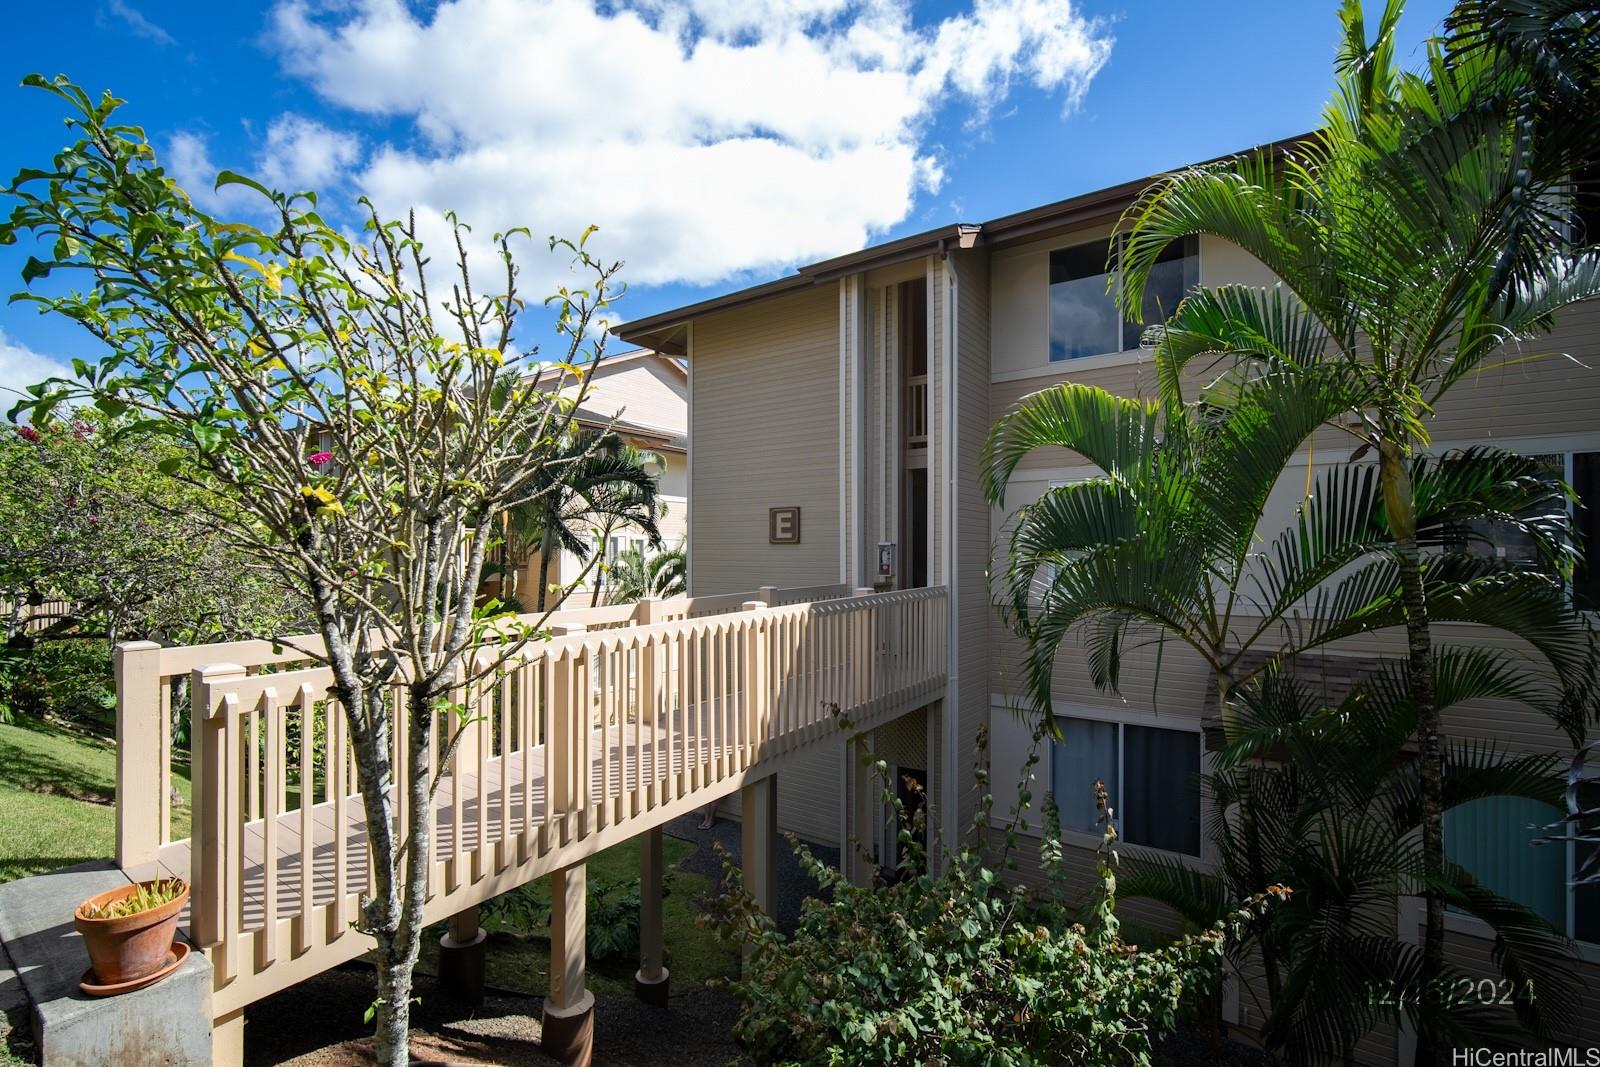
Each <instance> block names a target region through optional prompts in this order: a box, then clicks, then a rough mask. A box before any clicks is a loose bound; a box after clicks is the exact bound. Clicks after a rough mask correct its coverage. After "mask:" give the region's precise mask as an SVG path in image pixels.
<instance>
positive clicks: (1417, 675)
mask: <svg viewBox="0 0 1600 1067" xmlns="http://www.w3.org/2000/svg"><path fill="white" fill-rule="evenodd" d="M1378 454H1379V462H1380V473H1381V474H1382V477H1383V502H1384V509H1385V510H1386V511H1387V512H1388V515H1389V532H1390V534H1391V535H1392V536H1393V537H1394V541H1395V546H1396V548H1397V549H1398V552H1399V571H1400V596H1401V603H1402V605H1403V607H1404V609H1405V622H1406V666H1407V673H1408V674H1409V676H1410V681H1411V694H1412V699H1413V701H1415V703H1416V709H1417V726H1416V735H1415V736H1416V742H1417V750H1418V751H1417V759H1418V761H1419V762H1418V770H1419V773H1420V776H1421V780H1422V867H1423V871H1424V872H1425V873H1426V875H1427V877H1428V880H1429V883H1430V884H1428V885H1426V886H1424V887H1423V894H1422V895H1423V901H1424V904H1425V907H1426V914H1427V921H1426V924H1425V927H1424V930H1423V937H1422V972H1421V974H1420V975H1419V976H1418V982H1419V984H1420V987H1421V988H1420V989H1418V990H1417V991H1416V992H1417V997H1418V999H1417V1001H1416V1003H1417V1004H1418V1009H1419V1010H1418V1013H1417V1022H1418V1025H1417V1055H1416V1060H1415V1063H1416V1064H1417V1065H1418V1067H1424V1065H1426V1067H1433V1065H1434V1064H1436V1063H1437V1062H1438V1058H1439V1045H1438V1037H1437V1034H1436V1033H1435V1032H1434V1027H1433V1024H1432V1022H1431V1020H1430V1014H1431V1005H1430V1003H1429V1001H1428V997H1429V996H1430V995H1431V993H1432V990H1433V989H1434V988H1435V987H1436V985H1437V981H1438V978H1439V976H1440V974H1441V973H1442V972H1443V970H1444V899H1443V898H1442V897H1441V896H1440V894H1439V892H1438V890H1437V888H1436V887H1437V885H1438V884H1439V882H1440V881H1441V880H1442V879H1443V877H1444V867H1445V856H1444V739H1443V737H1442V736H1441V735H1440V723H1439V708H1438V704H1437V701H1436V699H1435V696H1434V685H1433V642H1432V634H1431V631H1430V627H1429V622H1428V596H1427V590H1426V589H1425V588H1424V587H1423V582H1422V553H1421V550H1420V548H1419V547H1418V545H1417V510H1416V498H1415V496H1414V495H1413V492H1412V487H1411V471H1410V465H1409V463H1408V458H1409V457H1407V456H1406V455H1405V454H1404V453H1403V452H1402V451H1401V448H1400V446H1399V445H1397V444H1394V443H1392V442H1389V441H1385V442H1384V444H1383V445H1382V446H1381V447H1380V449H1379V453H1378Z"/></svg>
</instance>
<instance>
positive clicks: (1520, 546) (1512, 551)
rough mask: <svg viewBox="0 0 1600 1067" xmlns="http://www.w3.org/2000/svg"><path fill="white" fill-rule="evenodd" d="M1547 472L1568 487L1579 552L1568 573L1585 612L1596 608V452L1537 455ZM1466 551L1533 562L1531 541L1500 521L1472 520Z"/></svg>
mask: <svg viewBox="0 0 1600 1067" xmlns="http://www.w3.org/2000/svg"><path fill="white" fill-rule="evenodd" d="M1536 458H1538V459H1542V460H1544V461H1546V462H1547V464H1548V465H1549V468H1550V472H1551V473H1552V474H1554V475H1555V476H1556V477H1558V478H1561V479H1562V480H1563V481H1565V482H1566V483H1567V484H1568V485H1570V486H1572V489H1573V492H1574V493H1575V494H1576V495H1577V498H1578V499H1577V501H1576V503H1574V505H1573V509H1572V536H1573V539H1574V540H1576V541H1577V548H1578V550H1579V552H1580V558H1579V563H1578V567H1577V570H1576V572H1575V573H1574V574H1573V576H1572V596H1573V599H1574V601H1576V602H1577V605H1578V607H1580V608H1582V609H1584V610H1585V611H1600V452H1566V453H1562V452H1553V453H1545V454H1542V455H1539V456H1537V457H1536ZM1472 537H1473V540H1472V541H1470V542H1469V543H1468V545H1467V550H1468V551H1470V552H1476V553H1482V554H1484V555H1490V556H1494V557H1495V558H1497V559H1500V560H1504V561H1507V562H1510V563H1513V564H1518V563H1533V562H1535V560H1534V555H1533V548H1532V542H1531V541H1529V540H1528V538H1527V537H1525V536H1523V535H1521V534H1518V533H1516V532H1515V531H1513V530H1511V529H1509V528H1508V527H1506V526H1505V525H1504V524H1501V523H1494V522H1474V523H1473V524H1472Z"/></svg>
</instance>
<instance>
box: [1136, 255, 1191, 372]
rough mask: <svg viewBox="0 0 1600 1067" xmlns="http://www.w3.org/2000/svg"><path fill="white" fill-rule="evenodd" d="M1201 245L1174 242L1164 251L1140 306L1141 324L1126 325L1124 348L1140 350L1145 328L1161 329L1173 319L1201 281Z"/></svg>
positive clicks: (1147, 283)
mask: <svg viewBox="0 0 1600 1067" xmlns="http://www.w3.org/2000/svg"><path fill="white" fill-rule="evenodd" d="M1199 244H1200V242H1199V241H1198V239H1196V238H1193V237H1186V238H1184V239H1183V240H1181V241H1174V242H1173V243H1172V244H1169V245H1168V246H1167V247H1166V248H1164V249H1162V250H1161V255H1160V256H1158V257H1157V258H1156V264H1155V266H1154V267H1153V268H1152V269H1151V271H1150V280H1149V281H1148V282H1146V283H1145V287H1144V299H1143V300H1142V301H1141V302H1140V320H1139V321H1138V322H1124V323H1123V326H1122V331H1123V333H1122V347H1123V348H1124V349H1128V348H1138V347H1139V340H1140V337H1141V336H1142V335H1143V334H1144V331H1145V327H1147V326H1159V325H1161V324H1162V323H1163V322H1166V321H1167V320H1168V319H1170V318H1171V317H1172V313H1173V312H1174V311H1176V310H1177V309H1178V302H1179V301H1180V300H1182V299H1183V297H1184V294H1185V293H1187V292H1188V291H1189V290H1190V289H1193V288H1194V287H1195V285H1197V284H1198V283H1199V281H1200V256H1199V254H1198V252H1197V249H1198V248H1199Z"/></svg>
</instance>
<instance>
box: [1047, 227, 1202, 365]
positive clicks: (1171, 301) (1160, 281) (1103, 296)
mask: <svg viewBox="0 0 1600 1067" xmlns="http://www.w3.org/2000/svg"><path fill="white" fill-rule="evenodd" d="M1199 247H1200V244H1199V241H1198V240H1197V239H1196V238H1193V237H1187V238H1184V239H1183V240H1181V241H1174V242H1173V243H1172V244H1170V245H1168V246H1167V247H1166V248H1165V249H1164V250H1163V251H1162V253H1161V256H1160V258H1159V259H1157V261H1156V263H1155V266H1154V267H1153V268H1152V269H1151V271H1150V279H1149V282H1148V283H1147V284H1146V286H1145V292H1144V300H1143V301H1142V303H1141V305H1140V321H1138V322H1128V321H1125V320H1124V319H1123V318H1122V315H1121V314H1120V313H1119V312H1118V311H1117V306H1116V302H1115V301H1114V300H1113V299H1112V296H1111V293H1110V291H1109V290H1108V289H1107V283H1108V278H1109V275H1108V273H1107V270H1106V266H1107V263H1108V260H1109V258H1110V255H1111V242H1110V241H1109V240H1106V241H1090V242H1089V243H1088V244H1081V245H1073V246H1072V247H1070V248H1058V249H1056V250H1055V251H1054V252H1051V253H1050V359H1051V362H1059V361H1061V360H1066V359H1079V358H1081V357H1083V356H1097V355H1100V354H1102V353H1105V352H1126V351H1128V350H1129V349H1133V348H1138V347H1139V340H1140V337H1141V335H1142V334H1143V333H1144V330H1145V327H1147V326H1154V325H1157V324H1159V323H1162V322H1165V321H1166V320H1167V319H1168V318H1170V317H1171V316H1172V312H1173V310H1174V309H1176V308H1177V306H1178V301H1180V300H1182V299H1183V296H1184V294H1185V293H1187V292H1188V291H1189V290H1190V289H1192V288H1194V286H1195V285H1196V284H1197V283H1198V282H1199V280H1200V256H1199V251H1198V250H1199Z"/></svg>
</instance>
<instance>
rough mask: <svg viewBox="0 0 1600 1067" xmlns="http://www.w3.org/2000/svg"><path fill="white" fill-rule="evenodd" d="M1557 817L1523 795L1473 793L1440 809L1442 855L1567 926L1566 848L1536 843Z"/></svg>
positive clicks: (1555, 923) (1493, 888) (1495, 889)
mask: <svg viewBox="0 0 1600 1067" xmlns="http://www.w3.org/2000/svg"><path fill="white" fill-rule="evenodd" d="M1560 817H1561V813H1560V812H1559V811H1558V810H1557V809H1555V808H1553V807H1551V806H1550V805H1549V804H1543V803H1540V802H1539V801H1537V800H1528V799H1526V798H1523V797H1506V796H1491V797H1479V798H1478V799H1476V800H1469V801H1467V802H1466V803H1464V804H1460V805H1457V806H1456V807H1453V808H1451V809H1450V810H1449V811H1446V812H1445V813H1444V846H1445V854H1446V857H1447V858H1448V859H1449V860H1450V862H1452V863H1457V864H1460V865H1461V867H1462V868H1463V869H1465V870H1466V871H1467V872H1468V873H1469V874H1471V875H1472V877H1473V878H1475V879H1477V881H1478V882H1479V883H1480V884H1482V885H1483V886H1485V887H1486V888H1488V889H1489V890H1491V891H1493V892H1495V893H1498V894H1500V895H1501V896H1503V897H1505V898H1506V899H1508V900H1514V901H1516V902H1517V903H1519V904H1521V905H1522V906H1524V907H1526V908H1528V909H1529V910H1530V911H1533V912H1536V913H1538V914H1539V915H1541V916H1543V917H1544V919H1545V920H1546V921H1547V922H1549V923H1550V925H1551V926H1554V927H1555V928H1556V929H1557V930H1564V929H1566V924H1567V850H1566V849H1565V848H1563V847H1562V846H1560V845H1541V844H1536V843H1535V842H1537V841H1538V840H1539V839H1540V838H1541V837H1544V836H1546V835H1548V834H1549V833H1550V830H1549V829H1548V827H1549V826H1550V825H1551V824H1552V823H1554V822H1555V821H1556V820H1557V819H1559V818H1560Z"/></svg>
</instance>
